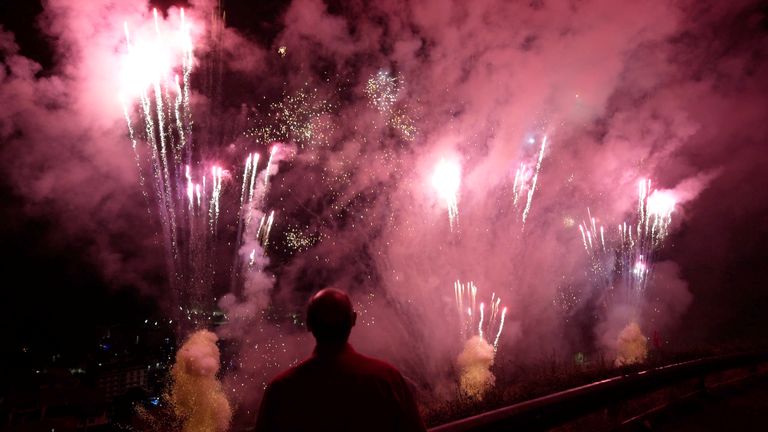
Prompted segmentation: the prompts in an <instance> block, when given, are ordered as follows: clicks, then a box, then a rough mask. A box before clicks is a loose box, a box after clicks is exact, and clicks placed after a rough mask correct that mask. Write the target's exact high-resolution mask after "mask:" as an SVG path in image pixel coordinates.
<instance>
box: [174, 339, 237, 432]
mask: <svg viewBox="0 0 768 432" xmlns="http://www.w3.org/2000/svg"><path fill="white" fill-rule="evenodd" d="M216 341H218V337H216V335H215V334H214V333H212V332H210V331H207V330H198V331H196V332H194V333H192V334H191V335H190V336H189V337H188V338H187V339H186V341H185V342H184V344H182V346H181V348H180V349H179V351H178V352H177V353H176V362H175V363H174V365H173V367H172V368H171V378H172V382H171V388H170V394H169V402H170V403H171V406H172V407H173V412H174V414H175V415H176V417H177V419H178V420H179V421H180V422H181V424H182V431H183V432H225V431H227V430H229V424H230V421H231V419H232V409H231V407H230V404H229V401H228V400H227V396H226V394H225V393H224V390H223V388H222V385H221V383H220V382H219V380H218V377H217V374H218V373H219V367H220V355H219V348H218V347H217V346H216Z"/></svg>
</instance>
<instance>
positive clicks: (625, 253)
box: [579, 179, 676, 294]
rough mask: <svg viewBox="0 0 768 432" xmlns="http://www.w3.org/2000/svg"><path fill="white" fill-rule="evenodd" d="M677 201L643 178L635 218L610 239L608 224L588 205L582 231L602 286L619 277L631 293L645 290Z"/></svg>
mask: <svg viewBox="0 0 768 432" xmlns="http://www.w3.org/2000/svg"><path fill="white" fill-rule="evenodd" d="M675 204H676V202H675V198H674V196H672V195H671V194H670V193H669V192H664V191H656V190H653V189H652V188H651V181H650V180H647V179H643V180H641V181H640V182H639V183H638V204H637V213H636V215H635V217H634V221H633V222H622V223H621V224H619V225H618V226H617V230H616V236H615V237H611V236H610V235H608V238H607V239H606V231H605V228H604V226H603V225H600V224H599V223H597V219H596V218H595V217H593V216H592V213H591V211H590V210H589V209H587V215H588V218H587V220H585V221H582V222H581V223H580V224H579V234H580V236H581V242H582V245H583V246H584V250H585V252H586V253H587V255H588V256H589V257H590V273H591V274H592V276H593V277H594V279H595V281H596V283H597V284H598V285H599V286H601V287H606V288H608V287H612V286H613V285H614V282H615V281H616V280H619V281H621V282H622V285H623V286H624V287H626V288H627V290H628V293H636V294H637V293H641V292H643V291H644V290H645V288H646V286H647V284H648V281H649V279H650V277H651V276H652V273H653V263H654V260H655V254H656V251H658V249H659V248H661V247H662V246H663V244H664V240H665V239H666V237H667V235H668V234H669V225H670V223H671V221H672V213H673V212H674V208H675Z"/></svg>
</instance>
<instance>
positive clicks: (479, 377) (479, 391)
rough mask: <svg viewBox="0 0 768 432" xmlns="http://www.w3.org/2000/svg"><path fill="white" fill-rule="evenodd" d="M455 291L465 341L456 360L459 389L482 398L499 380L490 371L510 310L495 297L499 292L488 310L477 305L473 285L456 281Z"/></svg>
mask: <svg viewBox="0 0 768 432" xmlns="http://www.w3.org/2000/svg"><path fill="white" fill-rule="evenodd" d="M453 290H454V300H455V303H456V310H457V312H458V314H459V318H460V327H461V329H460V333H461V337H462V339H463V340H464V339H466V342H465V343H464V348H463V350H462V352H461V353H460V354H459V356H458V358H457V359H456V364H457V365H458V367H459V374H460V376H459V386H460V387H461V390H462V391H463V392H464V394H466V395H467V396H471V397H473V398H476V399H482V398H483V395H484V394H485V392H486V391H487V390H488V389H489V388H491V387H492V386H493V383H494V382H495V381H496V378H495V376H494V375H493V373H492V372H491V371H490V368H491V366H493V361H494V358H495V357H496V351H497V350H498V348H499V337H500V336H501V332H502V331H503V330H504V320H505V318H506V315H507V308H506V307H501V299H500V298H498V297H496V293H493V294H492V295H491V301H490V303H489V304H488V308H486V306H485V303H484V302H482V301H481V302H480V303H479V304H478V302H477V286H476V285H475V284H474V283H473V282H468V283H466V284H463V283H461V281H456V282H454V285H453ZM500 307H501V309H500ZM491 341H492V343H491Z"/></svg>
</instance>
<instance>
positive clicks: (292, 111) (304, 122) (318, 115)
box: [245, 86, 334, 148]
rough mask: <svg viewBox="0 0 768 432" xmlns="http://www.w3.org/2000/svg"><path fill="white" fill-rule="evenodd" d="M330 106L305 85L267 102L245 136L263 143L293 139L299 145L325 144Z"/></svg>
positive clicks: (329, 129)
mask: <svg viewBox="0 0 768 432" xmlns="http://www.w3.org/2000/svg"><path fill="white" fill-rule="evenodd" d="M333 110H334V105H333V104H331V103H330V102H328V101H327V100H325V99H323V98H322V97H321V96H320V94H319V93H318V91H317V89H314V88H309V87H308V86H305V87H304V88H303V89H301V90H299V91H297V92H296V93H294V94H291V95H284V96H283V100H281V101H279V102H275V103H272V104H270V105H269V108H268V110H267V113H266V115H263V116H257V117H256V118H255V119H253V126H252V127H251V128H249V129H248V130H247V131H246V132H245V136H246V137H249V138H253V139H255V140H256V141H258V142H261V143H263V144H271V143H273V142H295V143H297V144H298V145H299V146H300V147H301V148H304V147H307V146H313V145H321V146H326V145H328V144H329V142H330V139H331V136H332V135H333V132H334V124H333V122H332V121H331V114H332V112H333Z"/></svg>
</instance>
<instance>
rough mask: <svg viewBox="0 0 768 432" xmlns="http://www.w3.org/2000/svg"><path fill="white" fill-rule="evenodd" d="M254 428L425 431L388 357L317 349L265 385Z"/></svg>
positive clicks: (296, 431) (292, 431)
mask: <svg viewBox="0 0 768 432" xmlns="http://www.w3.org/2000/svg"><path fill="white" fill-rule="evenodd" d="M256 431H257V432H267V431H270V432H271V431H280V432H302V431H337V432H343V431H371V432H376V431H382V432H384V431H404V432H409V431H425V428H424V425H423V423H422V421H421V418H420V417H419V412H418V409H417V408H416V403H415V402H414V400H413V396H412V395H411V391H410V390H409V389H408V386H407V384H406V383H405V380H404V379H403V376H402V375H400V372H398V371H397V369H395V368H394V367H393V366H391V365H389V364H388V363H386V362H383V361H380V360H376V359H373V358H370V357H366V356H364V355H361V354H358V353H357V352H356V351H355V350H354V349H353V348H352V347H351V346H350V345H349V344H346V345H345V346H344V347H342V348H341V349H340V350H339V349H337V350H333V351H331V352H322V351H319V350H318V349H317V348H316V349H315V352H314V353H313V354H312V356H310V357H309V358H308V359H307V360H305V361H303V362H302V363H300V364H299V365H297V366H295V367H293V368H291V369H289V370H287V371H285V372H283V373H282V374H280V375H278V376H277V377H276V378H275V379H274V380H273V381H272V382H271V383H270V384H269V386H268V387H267V390H266V392H265V393H264V398H263V399H262V401H261V408H260V409H259V416H258V419H257V422H256Z"/></svg>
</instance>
